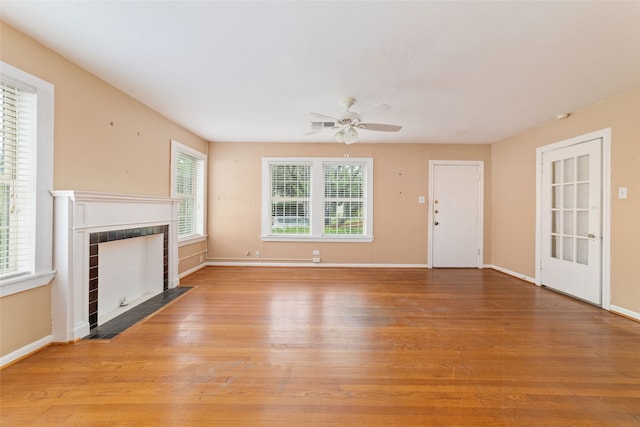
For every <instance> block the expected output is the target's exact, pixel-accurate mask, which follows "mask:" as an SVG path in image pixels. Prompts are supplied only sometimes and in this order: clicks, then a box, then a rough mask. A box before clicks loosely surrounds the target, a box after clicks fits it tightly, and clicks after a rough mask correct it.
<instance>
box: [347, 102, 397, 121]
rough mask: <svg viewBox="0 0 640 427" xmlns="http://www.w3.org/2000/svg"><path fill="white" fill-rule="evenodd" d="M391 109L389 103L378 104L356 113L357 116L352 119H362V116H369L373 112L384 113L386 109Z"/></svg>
mask: <svg viewBox="0 0 640 427" xmlns="http://www.w3.org/2000/svg"><path fill="white" fill-rule="evenodd" d="M390 109H391V107H390V106H388V105H387V104H376V105H373V106H371V107H369V108H367V109H366V110H364V111H361V112H359V113H358V114H356V116H355V117H354V118H353V119H352V120H362V117H363V116H365V115H366V116H369V115H372V114H380V113H384V112H385V111H389V110H390Z"/></svg>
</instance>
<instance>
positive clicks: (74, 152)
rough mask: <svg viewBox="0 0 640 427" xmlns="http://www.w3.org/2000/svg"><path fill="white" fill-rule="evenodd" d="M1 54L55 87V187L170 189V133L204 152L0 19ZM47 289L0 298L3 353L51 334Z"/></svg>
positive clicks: (166, 192)
mask: <svg viewBox="0 0 640 427" xmlns="http://www.w3.org/2000/svg"><path fill="white" fill-rule="evenodd" d="M0 60H2V61H3V62H6V63H8V64H11V65H13V66H15V67H17V68H20V69H22V70H23V71H26V72H28V73H30V74H33V75H35V76H37V77H39V78H41V79H43V80H46V81H48V82H50V83H52V84H53V85H54V86H55V122H54V126H55V135H54V137H55V139H54V156H55V157H54V189H56V190H88V191H97V192H111V193H124V194H140V195H153V196H170V193H171V188H170V154H171V150H170V141H171V139H172V138H173V139H176V140H178V141H180V142H182V143H183V144H186V145H189V146H191V147H193V148H194V149H196V150H199V151H202V152H206V149H207V143H206V142H205V141H204V140H202V139H201V138H199V137H197V136H195V135H193V134H192V133H190V132H188V131H186V130H185V129H183V128H181V127H180V126H178V125H177V124H175V123H173V122H171V121H169V120H167V119H166V118H164V117H162V116H161V115H159V114H158V113H157V112H155V111H153V110H151V109H150V108H148V107H146V106H145V105H143V104H141V103H139V102H138V101H136V100H134V99H133V98H131V97H129V96H128V95H126V94H125V93H123V92H121V91H119V90H117V89H115V88H114V87H112V86H110V85H109V84H107V83H105V82H104V81H102V80H100V79H99V78H97V77H96V76H94V75H92V74H90V73H89V72H87V71H85V70H83V69H81V68H79V67H78V66H76V65H74V64H72V63H71V62H69V61H67V60H66V59H64V58H63V57H61V56H60V55H58V54H56V53H54V52H53V51H51V50H49V49H47V48H46V47H44V46H43V45H41V44H39V43H37V42H35V41H34V40H32V39H30V38H28V37H26V36H24V35H23V34H21V33H20V32H18V31H16V30H15V29H13V28H12V27H10V26H8V25H6V24H4V23H2V22H0ZM202 245H203V244H202ZM202 245H201V246H202ZM182 251H188V248H184V249H182V248H181V252H182ZM189 262H191V260H189ZM192 267H193V265H191V264H189V263H187V265H182V264H181V265H180V266H179V271H180V272H182V271H185V270H187V269H189V268H192ZM50 295H51V290H50V288H49V286H46V287H44V288H42V289H40V288H39V289H35V290H32V291H27V292H22V293H20V294H17V295H11V296H9V297H6V298H2V300H1V301H0V309H1V310H2V313H1V314H0V316H2V317H1V319H2V323H1V325H0V352H1V353H0V355H1V356H4V355H6V354H8V353H10V352H12V351H15V350H17V349H19V348H21V347H23V346H24V345H25V344H26V343H31V342H35V341H37V340H39V339H41V338H43V337H46V336H47V335H49V334H50V333H51V315H50V313H51V297H50ZM34 313H37V315H36V314H34Z"/></svg>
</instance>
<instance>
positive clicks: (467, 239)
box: [430, 163, 482, 268]
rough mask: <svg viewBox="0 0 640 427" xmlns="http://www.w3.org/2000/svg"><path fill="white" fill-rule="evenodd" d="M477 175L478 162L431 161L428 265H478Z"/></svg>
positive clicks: (479, 169)
mask: <svg viewBox="0 0 640 427" xmlns="http://www.w3.org/2000/svg"><path fill="white" fill-rule="evenodd" d="M481 178H482V176H481V166H480V165H479V164H446V163H445V164H433V165H432V176H431V179H432V194H431V202H430V208H431V211H432V214H431V251H432V254H431V266H432V267H475V268H478V267H481V265H480V253H481V250H480V246H481V244H482V238H481V236H482V234H481V229H482V228H481V227H482V224H481V214H480V206H481V199H480V198H481V194H482V192H481V182H482V179H481Z"/></svg>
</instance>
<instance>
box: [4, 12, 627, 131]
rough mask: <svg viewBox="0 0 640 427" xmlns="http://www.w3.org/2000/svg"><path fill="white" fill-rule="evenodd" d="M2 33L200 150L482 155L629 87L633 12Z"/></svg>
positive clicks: (24, 26) (274, 20)
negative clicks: (287, 145) (350, 136)
mask: <svg viewBox="0 0 640 427" xmlns="http://www.w3.org/2000/svg"><path fill="white" fill-rule="evenodd" d="M0 16H1V17H2V20H4V21H5V22H7V23H9V24H10V25H12V26H14V27H16V28H17V29H19V30H21V31H23V32H24V33H26V34H28V35H30V36H32V37H33V38H35V39H36V40H38V41H40V42H42V43H43V44H45V45H47V46H48V47H50V48H51V49H53V50H55V51H57V52H59V53H61V54H62V55H63V56H64V57H66V58H68V59H69V60H71V61H72V62H74V63H76V64H78V65H80V66H81V67H83V68H85V69H87V70H89V71H90V72H92V73H94V74H95V75H97V76H99V77H101V78H102V79H104V80H106V81H107V82H109V83H111V84H112V85H114V86H116V87H118V88H119V89H121V90H123V91H124V92H126V93H128V94H130V95H131V96H132V97H134V98H136V99H138V100H140V101H141V102H143V103H145V104H147V105H148V106H150V107H151V108H153V109H155V110H157V111H158V112H160V113H161V114H163V115H165V116H166V117H169V118H171V119H172V120H174V121H175V122H177V123H179V124H181V125H182V126H184V127H185V128H187V129H189V130H191V131H193V132H194V133H196V134H198V135H200V136H201V137H203V138H204V139H207V140H210V141H265V142H271V141H281V142H290V141H295V142H305V141H309V142H331V141H332V138H333V132H331V131H327V132H323V133H320V134H316V135H309V136H307V135H305V133H306V132H307V131H308V121H309V120H310V119H311V118H310V116H309V115H308V114H307V113H308V112H310V111H313V112H317V113H322V114H327V115H330V116H335V115H338V114H339V113H340V111H341V109H342V107H341V106H340V105H339V104H338V101H339V100H340V99H341V98H343V97H346V96H352V97H355V98H356V100H357V102H356V104H355V105H354V107H353V108H352V109H353V110H354V111H356V112H358V111H362V110H364V109H366V108H367V107H370V106H372V105H374V104H377V103H381V102H383V103H386V104H389V105H391V106H392V109H391V110H390V111H387V112H385V113H383V114H379V115H376V116H375V117H366V119H367V121H373V122H378V123H391V124H399V125H402V126H403V129H402V130H401V131H400V132H398V133H389V132H373V131H365V130H362V131H359V133H360V139H361V141H363V142H411V143H416V142H433V143H436V142H442V143H490V142H495V141H498V140H501V139H504V138H506V137H509V136H512V135H515V134H518V133H520V132H522V131H524V130H526V129H529V128H531V127H534V126H536V125H539V124H540V123H543V122H545V121H547V120H553V119H554V117H555V116H556V115H558V114H560V113H565V112H571V111H576V110H578V109H580V108H582V107H585V106H587V105H590V104H593V103H595V102H597V101H600V100H603V99H606V98H608V97H610V96H613V95H616V94H618V93H621V92H624V91H626V90H628V89H631V88H633V87H636V86H638V85H640V2H639V1H630V2H612V1H606V2H604V1H600V2H537V1H498V2H484V1H481V2H456V1H429V2H415V1H414V2H397V1H386V2H371V1H354V2H346V1H330V2H329V1H320V2H309V1H284V2H274V1H259V2H246V1H200V2H195V1H76V2H72V1H44V2H40V1H7V0H2V4H1V6H0Z"/></svg>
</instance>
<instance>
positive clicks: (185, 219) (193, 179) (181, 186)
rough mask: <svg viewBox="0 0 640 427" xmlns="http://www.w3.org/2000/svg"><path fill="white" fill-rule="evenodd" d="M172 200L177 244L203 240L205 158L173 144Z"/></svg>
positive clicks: (198, 153)
mask: <svg viewBox="0 0 640 427" xmlns="http://www.w3.org/2000/svg"><path fill="white" fill-rule="evenodd" d="M171 147H172V151H173V155H172V176H173V179H172V183H173V187H172V192H171V193H172V197H175V198H177V199H179V200H180V204H179V205H178V241H180V242H184V241H188V240H191V239H198V238H204V185H205V181H204V176H205V160H206V156H205V155H204V154H202V153H200V152H199V151H196V150H193V149H192V148H190V147H187V146H186V145H183V144H180V143H179V142H177V141H172V144H171Z"/></svg>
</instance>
